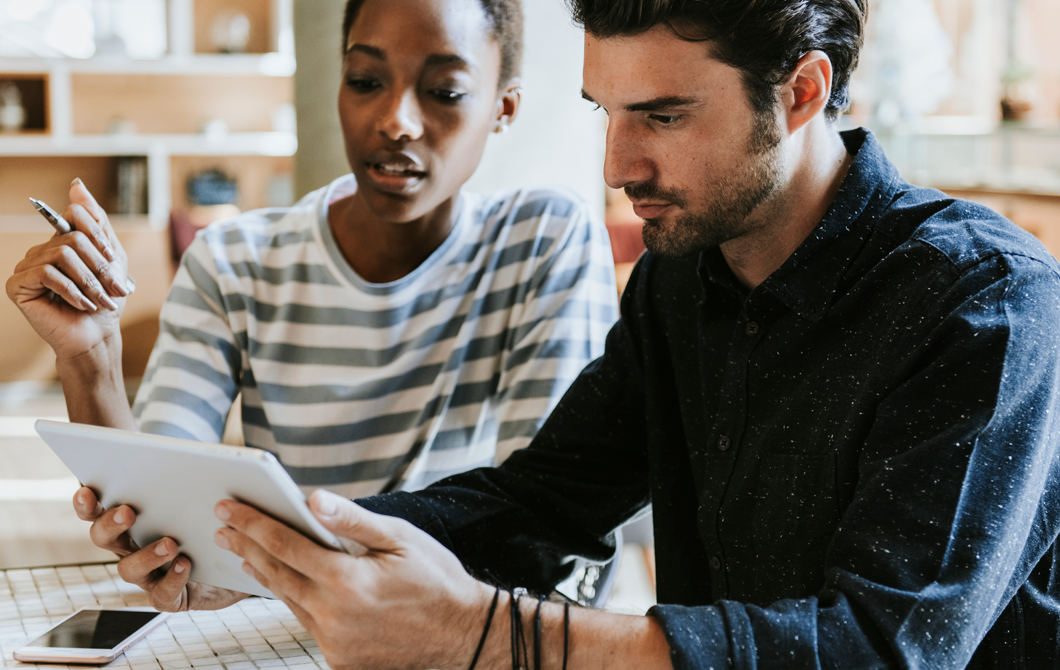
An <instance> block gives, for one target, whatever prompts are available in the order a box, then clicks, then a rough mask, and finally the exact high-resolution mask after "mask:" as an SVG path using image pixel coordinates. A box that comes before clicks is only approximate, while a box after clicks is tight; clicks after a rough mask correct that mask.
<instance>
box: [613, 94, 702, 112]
mask: <svg viewBox="0 0 1060 670" xmlns="http://www.w3.org/2000/svg"><path fill="white" fill-rule="evenodd" d="M698 102H699V101H698V100H696V99H695V98H682V97H681V96H677V95H668V96H665V97H662V98H654V99H652V100H645V101H644V102H635V103H633V104H632V105H626V111H627V112H658V111H659V110H663V109H673V108H674V107H687V106H688V105H694V104H696V103H698Z"/></svg>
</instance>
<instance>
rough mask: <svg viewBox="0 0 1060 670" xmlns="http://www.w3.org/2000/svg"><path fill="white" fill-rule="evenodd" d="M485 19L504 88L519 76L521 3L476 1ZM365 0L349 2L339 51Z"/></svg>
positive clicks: (519, 1) (344, 43) (521, 33)
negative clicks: (497, 50) (494, 43)
mask: <svg viewBox="0 0 1060 670" xmlns="http://www.w3.org/2000/svg"><path fill="white" fill-rule="evenodd" d="M479 3H481V5H482V10H483V11H484V12H485V13H486V20H487V21H489V24H490V36H491V37H493V39H494V40H496V41H497V44H498V45H499V46H500V48H501V76H500V81H499V82H498V83H499V84H500V86H502V87H503V86H505V85H507V83H508V81H509V80H511V79H512V78H513V77H518V76H519V72H520V71H521V68H522V65H523V5H522V0H479ZM363 4H364V0H348V1H347V3H346V12H345V14H344V15H343V19H342V49H343V51H344V52H345V50H346V40H347V38H348V37H349V35H350V28H352V27H353V22H354V21H355V20H357V14H358V13H359V12H360V11H361V6H362V5H363Z"/></svg>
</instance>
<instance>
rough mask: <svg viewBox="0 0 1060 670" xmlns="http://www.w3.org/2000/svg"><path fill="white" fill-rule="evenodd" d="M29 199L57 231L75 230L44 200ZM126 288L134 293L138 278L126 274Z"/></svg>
mask: <svg viewBox="0 0 1060 670" xmlns="http://www.w3.org/2000/svg"><path fill="white" fill-rule="evenodd" d="M29 201H30V202H32V203H33V206H34V207H36V208H37V211H38V212H40V213H41V216H43V217H44V218H45V219H48V223H50V224H52V228H54V229H55V232H57V233H59V234H60V235H66V234H67V233H71V232H73V230H74V227H73V226H71V225H70V223H69V222H68V221H67V220H66V219H64V218H63V217H62V215H61V214H59V213H58V212H56V211H55V210H54V209H52V208H51V207H49V206H48V205H46V204H45V203H44V201H42V200H37V199H36V198H30V199H29ZM125 288H126V289H127V290H128V291H129V295H132V294H133V291H135V290H136V280H135V279H133V278H132V275H128V274H127V275H125Z"/></svg>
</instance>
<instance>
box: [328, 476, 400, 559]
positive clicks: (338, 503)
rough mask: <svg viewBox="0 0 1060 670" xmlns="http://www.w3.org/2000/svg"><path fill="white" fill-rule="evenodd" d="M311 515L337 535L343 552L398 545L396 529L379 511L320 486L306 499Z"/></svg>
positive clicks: (371, 549)
mask: <svg viewBox="0 0 1060 670" xmlns="http://www.w3.org/2000/svg"><path fill="white" fill-rule="evenodd" d="M309 508H310V509H311V510H312V511H313V516H315V517H316V518H317V519H319V520H320V523H322V524H324V527H325V528H327V529H328V530H330V531H331V532H332V533H334V534H335V536H336V537H338V538H339V542H340V543H341V544H342V546H343V548H344V549H345V550H346V552H347V553H349V554H353V555H354V556H360V555H362V554H365V553H367V552H369V551H393V550H395V549H397V548H398V544H399V542H398V538H397V535H398V534H399V532H400V531H399V528H398V527H397V526H398V524H395V523H394V519H390V518H389V517H386V516H384V515H382V514H375V513H374V512H369V511H368V510H366V509H364V508H363V507H361V506H359V505H357V504H355V503H354V502H353V501H352V500H347V499H346V498H343V497H341V496H338V495H335V494H334V493H331V492H330V491H325V490H324V489H317V490H316V491H314V492H313V495H312V496H310V498H309Z"/></svg>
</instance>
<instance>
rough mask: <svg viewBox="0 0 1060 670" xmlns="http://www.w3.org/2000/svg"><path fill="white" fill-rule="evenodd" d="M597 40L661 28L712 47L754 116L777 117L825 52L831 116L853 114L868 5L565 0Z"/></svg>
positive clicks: (826, 0) (847, 0) (801, 0)
mask: <svg viewBox="0 0 1060 670" xmlns="http://www.w3.org/2000/svg"><path fill="white" fill-rule="evenodd" d="M567 4H568V5H569V7H570V9H571V13H572V14H573V15H574V20H575V21H576V22H577V23H579V24H580V25H582V26H583V27H584V28H585V31H586V32H587V33H589V34H590V35H592V36H594V37H598V38H601V39H607V38H609V37H620V36H630V35H637V34H639V33H642V32H644V31H646V30H649V29H651V28H652V27H654V26H656V25H658V24H660V23H662V24H666V25H668V26H669V27H670V29H671V30H673V31H674V33H675V34H676V35H677V36H678V37H679V38H681V39H684V40H688V41H705V42H706V41H709V42H710V45H711V48H712V55H713V56H714V57H715V58H717V59H718V60H719V61H721V62H722V63H725V64H726V65H729V66H730V67H734V68H737V69H738V70H740V71H741V72H742V74H743V84H744V88H746V89H747V93H748V97H749V99H750V101H751V105H752V106H753V107H754V109H755V111H756V112H759V113H764V112H766V111H771V110H772V108H773V105H774V104H775V103H776V90H777V87H778V86H779V85H780V84H781V83H782V82H783V81H784V80H785V79H787V77H788V76H789V75H791V73H792V72H794V70H795V66H796V65H797V64H798V62H799V59H800V58H802V57H803V56H805V55H806V54H807V53H809V52H811V51H814V50H820V51H823V52H825V53H826V54H828V58H829V59H830V60H831V61H832V91H831V95H830V96H829V98H828V105H827V107H826V108H825V115H826V116H827V118H828V119H829V120H832V121H835V120H836V119H837V118H839V115H840V113H842V112H843V111H844V110H845V109H846V108H847V107H849V106H850V92H849V88H850V75H851V74H853V72H854V68H855V67H857V64H858V53H859V52H860V51H861V45H862V43H863V41H864V34H865V18H866V14H867V12H868V0H567Z"/></svg>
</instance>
